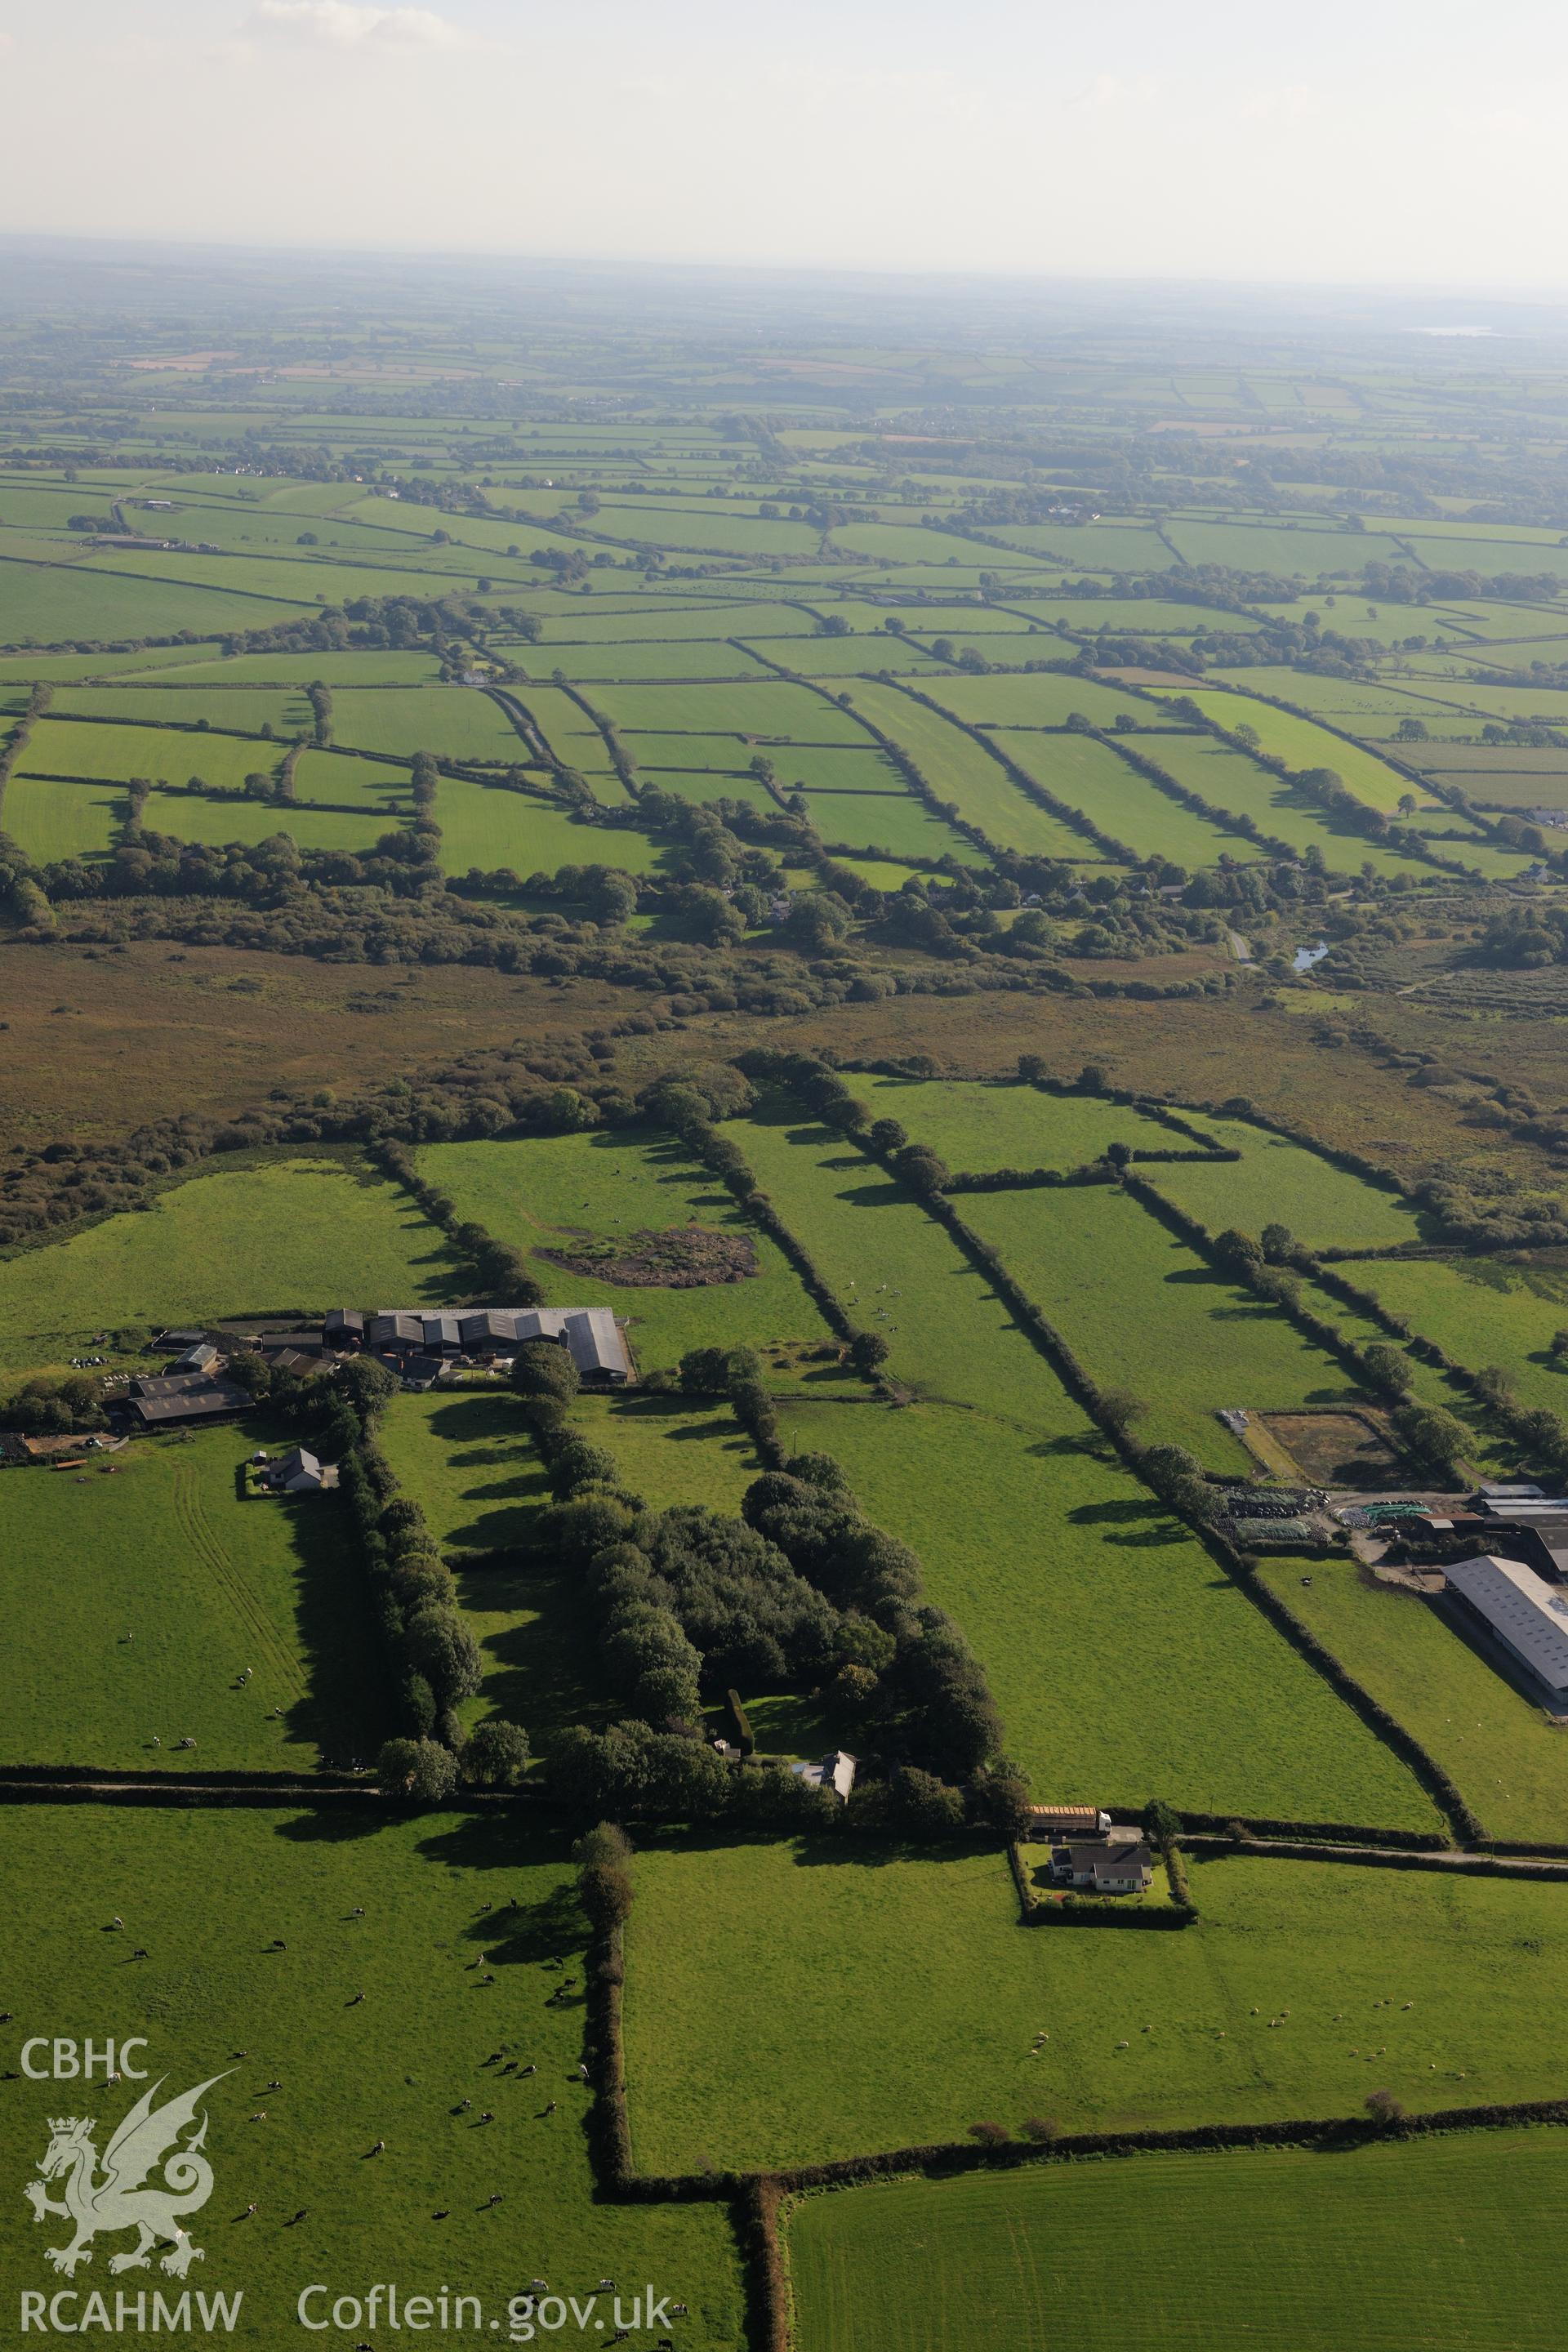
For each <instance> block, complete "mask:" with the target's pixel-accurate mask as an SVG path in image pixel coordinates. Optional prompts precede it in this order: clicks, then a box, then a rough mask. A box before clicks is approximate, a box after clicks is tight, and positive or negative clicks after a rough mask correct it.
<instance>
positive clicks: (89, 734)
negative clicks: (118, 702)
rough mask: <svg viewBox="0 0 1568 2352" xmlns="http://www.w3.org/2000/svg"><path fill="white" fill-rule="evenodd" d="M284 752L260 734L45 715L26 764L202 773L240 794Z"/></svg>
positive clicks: (51, 769)
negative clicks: (120, 724) (111, 723)
mask: <svg viewBox="0 0 1568 2352" xmlns="http://www.w3.org/2000/svg"><path fill="white" fill-rule="evenodd" d="M283 751H284V746H283V744H281V743H267V742H263V741H262V740H260V738H259V737H257V738H250V739H247V737H245V736H238V735H198V734H195V733H194V732H193V731H191V730H188V729H183V728H174V727H115V726H102V725H99V724H96V723H93V724H89V723H88V722H87V721H86V720H84V719H39V720H38V721H37V723H36V725H35V726H34V729H33V732H32V735H31V738H30V739H29V740H28V744H27V749H26V753H25V754H24V758H23V761H22V763H21V767H22V772H23V773H24V774H26V775H43V776H73V777H100V778H102V779H104V780H105V781H106V782H116V781H117V782H124V781H125V779H126V778H127V777H129V776H147V777H150V778H151V779H152V781H153V782H155V783H170V784H184V783H188V782H189V781H190V779H191V778H192V777H193V776H200V777H201V778H202V779H203V781H204V782H206V783H209V784H212V785H215V786H216V788H217V789H218V790H219V791H222V792H234V793H237V792H238V791H239V790H240V788H241V786H242V785H243V784H244V782H245V779H246V777H247V776H248V775H250V774H252V773H260V774H261V775H264V776H267V777H268V778H270V777H271V776H273V775H274V774H275V773H276V772H277V769H278V765H279V761H280V760H281V759H282V757H283Z"/></svg>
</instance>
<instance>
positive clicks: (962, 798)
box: [848, 684, 1094, 858]
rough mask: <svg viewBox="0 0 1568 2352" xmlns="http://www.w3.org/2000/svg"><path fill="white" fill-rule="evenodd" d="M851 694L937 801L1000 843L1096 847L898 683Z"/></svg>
mask: <svg viewBox="0 0 1568 2352" xmlns="http://www.w3.org/2000/svg"><path fill="white" fill-rule="evenodd" d="M848 692H849V696H850V699H851V702H852V703H853V705H854V708H855V709H857V710H859V711H863V712H864V713H865V715H866V717H867V718H868V719H869V720H870V721H871V723H872V724H873V725H874V726H876V727H878V728H879V729H880V730H881V732H882V733H883V734H884V735H886V736H888V737H889V739H890V740H892V741H893V742H895V743H897V744H899V745H900V748H901V749H902V750H903V751H907V752H908V753H909V755H910V758H911V759H912V760H913V761H914V763H915V765H916V766H917V767H918V768H919V770H920V772H921V774H922V775H923V776H924V777H925V779H926V782H928V783H929V784H930V785H931V788H932V790H933V791H934V792H935V793H937V795H938V797H939V799H942V800H943V801H952V802H953V803H955V804H956V806H957V808H958V812H959V814H960V815H961V816H963V817H964V818H965V819H966V820H967V821H968V822H969V823H970V824H976V825H978V826H979V827H980V830H981V831H982V833H984V835H985V836H986V838H987V839H988V840H991V841H994V842H995V843H996V844H997V845H998V846H999V847H1000V848H1003V849H1016V850H1019V851H1022V852H1023V853H1024V854H1026V855H1027V856H1039V857H1070V858H1078V857H1083V856H1086V855H1088V854H1089V853H1090V852H1091V851H1092V850H1093V847H1094V845H1093V843H1092V842H1090V841H1089V840H1087V839H1086V837H1085V836H1084V835H1082V834H1080V833H1076V832H1075V831H1074V830H1073V828H1072V826H1071V825H1068V824H1063V822H1062V820H1061V818H1060V817H1058V816H1053V815H1052V814H1051V813H1050V811H1049V810H1048V809H1043V808H1041V807H1040V806H1039V805H1038V803H1037V802H1035V801H1032V800H1031V799H1030V798H1029V796H1028V794H1027V793H1025V792H1023V791H1021V790H1020V789H1019V787H1018V786H1017V785H1016V783H1015V782H1013V780H1012V778H1011V777H1010V776H1009V775H1008V773H1007V772H1006V770H1005V768H1004V767H1003V766H1002V765H1001V764H1000V762H999V761H995V760H994V759H993V758H992V757H991V755H990V753H989V752H988V751H984V749H983V748H982V747H981V745H979V744H978V743H976V742H974V741H973V740H972V738H971V737H969V736H967V735H966V734H964V732H963V729H962V728H959V727H954V726H953V725H952V723H951V722H950V721H949V720H948V719H943V718H942V717H941V716H940V714H939V713H938V712H936V711H934V710H927V709H925V708H924V706H923V705H922V704H921V703H919V702H916V701H914V700H912V699H911V698H910V696H909V695H907V694H900V691H899V689H898V688H897V687H894V686H878V685H875V684H871V685H864V686H855V687H851V688H849V689H848Z"/></svg>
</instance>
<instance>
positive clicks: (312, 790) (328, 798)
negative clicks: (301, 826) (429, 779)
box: [282, 750, 414, 825]
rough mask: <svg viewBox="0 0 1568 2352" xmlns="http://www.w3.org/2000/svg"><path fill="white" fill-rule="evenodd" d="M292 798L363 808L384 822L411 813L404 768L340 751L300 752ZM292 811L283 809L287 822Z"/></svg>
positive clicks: (411, 801) (411, 802)
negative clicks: (357, 757)
mask: <svg viewBox="0 0 1568 2352" xmlns="http://www.w3.org/2000/svg"><path fill="white" fill-rule="evenodd" d="M294 798H295V800H296V801H299V802H303V803H314V802H325V803H331V804H336V805H337V806H338V807H340V808H341V807H342V806H343V805H344V803H347V804H348V805H349V806H351V807H354V808H362V809H363V810H365V811H366V812H367V814H374V815H375V816H376V817H377V819H378V820H379V821H380V822H382V823H384V824H388V825H390V824H395V823H396V822H398V820H399V819H402V818H406V817H408V816H410V815H412V814H413V809H414V802H413V798H412V792H411V779H410V776H409V772H408V770H407V769H406V768H395V767H393V766H391V765H390V763H388V762H386V761H381V760H357V759H354V758H353V757H351V756H350V755H349V754H348V753H346V752H342V751H314V750H312V751H301V752H300V756H299V758H298V760H296V761H295V762H294ZM293 814H294V812H293V811H292V810H290V809H285V810H284V811H283V812H282V816H283V821H284V822H285V823H288V822H289V821H290V819H291V818H292V816H293Z"/></svg>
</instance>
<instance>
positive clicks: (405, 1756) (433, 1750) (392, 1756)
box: [375, 1739, 458, 1805]
mask: <svg viewBox="0 0 1568 2352" xmlns="http://www.w3.org/2000/svg"><path fill="white" fill-rule="evenodd" d="M375 1769H376V1784H377V1786H378V1787H379V1789H380V1790H381V1792H382V1794H383V1795H384V1796H388V1797H405V1798H407V1799H408V1800H409V1801H411V1802H412V1803H414V1804H416V1805H438V1804H439V1803H440V1801H441V1800H442V1798H443V1797H449V1796H450V1795H451V1793H452V1791H453V1790H454V1789H455V1788H456V1787H457V1785H458V1759H457V1758H456V1757H455V1756H454V1755H453V1754H452V1753H451V1752H450V1750H449V1749H447V1748H443V1747H442V1745H441V1743H440V1741H439V1740H438V1739H389V1740H388V1741H387V1742H386V1745H385V1746H384V1748H383V1749H382V1751H381V1754H380V1756H379V1757H378V1758H377V1759H376V1768H375Z"/></svg>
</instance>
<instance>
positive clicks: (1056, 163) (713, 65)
mask: <svg viewBox="0 0 1568 2352" xmlns="http://www.w3.org/2000/svg"><path fill="white" fill-rule="evenodd" d="M1521 60H1527V61H1528V69H1527V70H1526V69H1523V68H1521ZM0 62H3V67H4V70H5V75H6V79H7V81H8V83H9V84H10V86H11V87H12V88H13V89H15V90H16V91H17V92H18V93H25V95H26V104H25V105H20V106H16V107H15V108H14V109H13V112H12V119H11V120H10V121H8V124H7V132H8V136H7V142H6V147H5V152H4V153H3V154H0V222H4V223H5V225H6V226H8V227H9V228H10V229H11V230H13V231H15V232H18V233H23V234H31V235H35V236H58V237H87V238H92V237H95V236H102V235H104V234H113V235H114V236H124V237H134V238H147V239H169V238H173V239H179V238H181V237H184V236H189V233H190V227H191V223H192V220H193V217H195V218H196V219H199V221H200V223H201V225H202V229H203V233H204V242H205V241H207V240H209V239H210V240H211V241H213V242H215V243H227V244H233V245H242V246H252V247H268V248H269V249H272V250H276V251H293V250H302V251H303V250H314V249H318V248H321V247H325V248H328V249H333V250H339V251H342V250H344V249H351V250H357V251H377V252H403V253H406V252H413V251H423V252H427V253H451V252H464V253H472V254H474V255H476V256H479V257H494V256H498V255H502V254H505V255H514V254H520V253H529V254H536V255H539V256H541V257H543V256H549V255H560V256H563V257H574V258H578V259H580V260H582V261H584V262H587V261H590V260H605V261H608V262H610V263H612V264H615V263H624V264H628V265H630V264H647V263H650V262H663V263H668V264H672V265H675V266H686V267H698V268H714V267H717V268H775V269H776V268H785V269H799V268H852V269H856V270H869V271H889V272H892V273H895V274H908V273H914V274H919V273H921V272H922V271H924V270H927V269H930V270H933V271H936V272H938V273H939V274H951V273H958V274H960V275H966V276H967V275H980V276H985V277H988V278H989V277H997V278H1003V279H1010V278H1016V277H1019V276H1022V277H1025V278H1047V279H1049V278H1067V279H1075V280H1076V279H1079V278H1089V279H1098V278H1132V279H1135V280H1148V281H1151V282H1159V283H1188V282H1193V283H1199V284H1216V285H1218V284H1225V285H1235V286H1251V285H1258V284H1268V285H1276V286H1289V287H1297V286H1317V285H1331V286H1344V287H1350V286H1358V287H1364V288H1368V289H1376V288H1381V287H1387V286H1398V287H1407V288H1415V287H1417V286H1423V285H1429V286H1436V287H1444V288H1447V287H1452V286H1467V287H1468V286H1474V287H1477V288H1478V289H1479V288H1483V287H1485V288H1494V289H1495V288H1498V287H1499V286H1500V285H1502V286H1506V288H1507V289H1509V290H1516V291H1530V290H1534V289H1540V288H1542V287H1550V286H1551V285H1552V281H1553V278H1555V277H1556V276H1557V274H1558V273H1559V272H1560V271H1561V269H1562V262H1561V258H1560V246H1559V240H1558V236H1557V233H1556V223H1557V218H1558V214H1559V209H1560V205H1559V196H1558V190H1557V184H1556V170H1555V157H1556V151H1557V127H1558V125H1559V124H1560V122H1561V121H1562V119H1563V102H1564V99H1565V97H1568V20H1564V18H1563V14H1562V12H1561V11H1560V10H1558V9H1554V8H1552V7H1550V6H1548V5H1546V4H1545V0H1505V5H1504V6H1503V7H1502V8H1501V10H1500V11H1496V12H1493V14H1492V16H1490V17H1489V18H1488V19H1486V20H1485V21H1481V20H1479V19H1477V18H1476V17H1475V16H1474V14H1473V12H1470V11H1468V10H1467V9H1465V8H1463V7H1461V6H1460V5H1458V0H1428V5H1425V6H1423V7H1421V8H1417V7H1416V6H1415V0H1384V5H1382V6H1381V7H1378V8H1373V9H1368V8H1366V7H1365V6H1360V5H1352V0H1323V5H1321V7H1320V9H1319V10H1318V11H1317V12H1316V14H1315V16H1314V17H1313V20H1312V24H1311V26H1310V31H1302V30H1301V29H1300V28H1299V27H1297V26H1294V25H1292V24H1289V23H1288V22H1283V21H1278V20H1274V19H1263V18H1260V17H1259V16H1258V13H1257V12H1256V11H1255V10H1251V9H1249V8H1247V7H1244V6H1242V5H1240V0H1200V5H1199V6H1198V7H1197V9H1196V10H1194V11H1189V12H1187V14H1186V15H1184V16H1182V17H1180V18H1179V19H1178V18H1176V17H1174V16H1173V15H1172V13H1171V12H1170V11H1168V10H1166V9H1163V8H1161V7H1159V6H1157V5H1155V0H1125V5H1123V7H1122V8H1121V10H1119V11H1118V15H1117V19H1116V23H1115V26H1114V39H1113V41H1112V42H1110V43H1108V41H1107V38H1106V27H1105V26H1103V24H1101V23H1100V22H1097V21H1095V20H1093V19H1092V18H1090V17H1088V16H1080V17H1074V16H1070V15H1068V12H1066V11H1063V10H1060V9H1050V8H1041V7H1038V6H1027V5H1024V4H1023V0H982V5H980V6H979V7H978V8H977V9H975V10H973V11H971V12H970V14H969V15H968V16H967V17H966V18H965V20H964V22H963V25H962V26H959V25H956V24H955V23H954V22H953V21H952V18H951V16H949V14H948V13H947V12H945V11H944V10H942V9H941V8H939V7H938V6H937V5H935V0H901V5H899V6H897V7H895V6H894V5H892V0H855V5H853V6H852V7H850V8H848V9H844V8H843V7H841V6H840V7H835V6H832V5H828V0H797V5H796V6H795V8H794V9H793V10H792V11H791V13H790V16H789V21H788V23H787V25H786V26H783V27H780V26H774V25H773V24H771V23H763V22H762V21H760V20H759V21H752V20H748V19H745V18H737V17H736V16H735V13H734V12H733V11H732V10H730V9H727V8H725V7H723V6H721V5H720V0H670V5H668V6H667V7H666V8H665V9H664V10H662V11H660V12H659V13H658V16H654V15H652V14H651V13H650V12H647V11H646V10H644V9H641V8H638V7H637V6H635V5H633V0H581V5H579V6H578V7H577V8H575V9H574V10H572V11H570V12H566V11H559V10H556V11H552V10H548V9H544V10H535V11H531V12H529V13H528V14H527V15H526V16H525V15H524V14H523V13H522V12H521V10H520V9H519V8H518V7H517V6H516V5H515V0H438V5H432V6H423V5H378V0H141V5H139V6H138V7H137V8H136V10H135V11H134V12H128V11H127V10H126V9H125V8H124V7H123V5H118V0H73V5H72V7H71V8H70V10H69V11H68V12H67V21H64V22H59V21H57V20H51V19H47V18H44V19H35V18H33V17H30V16H26V17H25V16H24V15H23V13H22V11H21V10H20V9H19V8H18V7H17V6H16V0H0ZM63 126H64V127H71V128H74V129H79V130H83V131H86V132H87V135H84V136H79V137H78V136H71V137H69V138H68V140H62V135H61V133H62V127H63ZM88 126H90V130H89V131H88V130H87V127H88Z"/></svg>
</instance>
